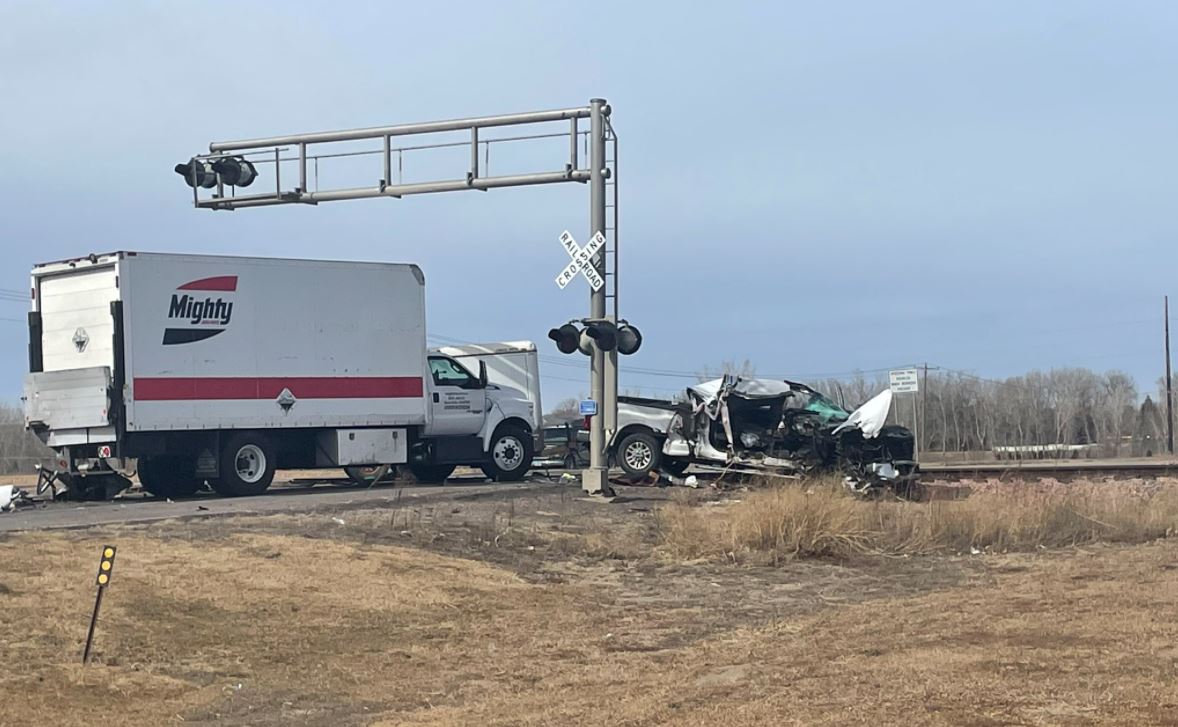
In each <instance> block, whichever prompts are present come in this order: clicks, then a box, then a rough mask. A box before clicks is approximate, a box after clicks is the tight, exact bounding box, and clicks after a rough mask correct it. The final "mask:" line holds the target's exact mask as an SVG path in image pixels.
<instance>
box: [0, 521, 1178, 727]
mask: <svg viewBox="0 0 1178 727" xmlns="http://www.w3.org/2000/svg"><path fill="white" fill-rule="evenodd" d="M858 504H862V503H858ZM839 506H840V507H841V503H840V505H839ZM463 507H466V506H465V505H464V506H463ZM587 507H591V508H596V509H593V510H591V511H589V512H590V513H605V512H618V511H614V510H610V509H607V508H604V507H603V506H600V505H592V506H587ZM913 507H919V506H913ZM700 509H702V506H700ZM708 509H713V508H708ZM544 510H545V512H556V507H555V506H549V507H545V508H544ZM621 512H622V513H624V512H625V511H621ZM447 513H449V511H447ZM449 514H453V513H449ZM456 517H457V515H456ZM540 517H542V518H544V519H545V520H550V519H554V518H553V516H552V515H550V514H545V515H541V516H540ZM616 517H618V518H619V521H621V519H622V518H625V517H634V515H633V514H629V515H625V514H618V515H616ZM832 517H833V516H832ZM373 518H376V516H375V515H374V516H373ZM386 518H391V516H386ZM341 519H344V520H345V521H346V524H344V525H340V524H337V523H335V522H334V521H333V520H332V519H331V517H329V516H328V515H327V514H323V515H320V516H319V517H318V519H317V520H316V519H315V518H314V517H313V516H306V517H305V518H293V517H282V516H270V517H266V518H225V519H219V520H215V521H208V522H204V523H198V522H190V523H180V522H170V523H158V524H153V525H150V526H144V527H130V528H114V529H109V530H107V531H102V532H99V531H84V532H71V533H49V534H25V535H16V536H7V537H5V538H0V584H2V586H3V587H0V633H3V634H4V637H3V638H2V639H0V664H2V665H3V669H0V692H2V693H4V694H6V695H9V698H8V699H7V700H6V702H5V704H4V707H3V709H0V726H3V727H7V726H8V725H36V726H37V727H40V725H79V727H80V726H82V725H92V724H95V723H99V724H118V725H144V726H147V725H151V726H152V727H154V726H155V725H163V724H191V723H194V722H196V723H201V724H210V723H218V724H250V725H279V724H300V725H322V726H323V727H329V726H330V727H337V726H339V725H378V726H383V725H388V726H389V727H392V725H421V726H424V725H429V726H431V727H442V726H445V725H469V724H477V725H485V726H486V727H501V726H502V727H507V726H508V725H510V726H512V727H516V726H521V727H542V726H543V727H547V726H548V725H571V726H577V725H601V724H611V725H612V724H619V725H623V724H624V725H633V726H635V727H640V726H646V725H662V724H676V725H683V726H684V727H705V726H706V727H753V726H754V725H766V724H772V725H820V724H830V725H834V724H838V725H877V724H909V725H926V724H927V725H962V724H969V725H995V724H1027V725H1059V724H1075V725H1080V724H1114V725H1124V726H1125V727H1129V726H1130V725H1132V726H1133V727H1137V725H1143V724H1174V719H1173V717H1174V715H1175V714H1178V649H1176V648H1175V647H1174V644H1175V643H1178V620H1176V619H1175V618H1173V608H1172V604H1173V603H1174V601H1175V600H1178V542H1175V541H1173V540H1166V541H1161V542H1158V543H1154V544H1151V545H1145V546H1139V547H1132V548H1128V547H1122V548H1114V547H1101V546H1097V547H1091V548H1087V549H1085V550H1084V551H1083V552H1077V551H1068V552H1054V553H1045V554H1039V553H1036V554H1031V555H1027V554H1009V555H995V556H992V557H986V558H957V557H939V556H932V557H928V558H911V559H872V560H870V561H864V562H863V563H859V564H850V565H847V564H841V563H822V562H816V561H805V562H803V561H798V562H794V563H790V564H785V565H783V566H782V567H779V568H728V567H720V566H716V565H713V564H695V565H682V564H677V563H669V564H663V565H661V566H658V567H655V566H653V565H651V567H649V568H642V569H639V568H636V567H634V564H633V563H621V562H617V561H613V560H603V561H601V562H598V563H596V564H593V563H589V562H587V560H586V559H583V558H582V559H578V560H577V561H576V562H575V563H573V564H570V563H568V562H565V563H563V564H559V563H557V562H556V560H557V559H556V558H553V559H552V560H553V562H552V563H551V564H550V565H552V566H553V567H555V566H557V565H561V568H562V570H561V571H560V572H561V574H562V575H563V577H562V578H561V579H560V580H546V581H543V582H529V581H526V580H523V579H521V578H519V577H518V576H517V575H516V574H515V573H514V572H513V571H509V570H506V569H502V568H498V567H495V566H493V565H490V564H488V563H485V562H478V561H476V560H471V559H468V558H454V557H448V556H444V555H439V554H437V553H433V552H428V551H424V550H421V549H417V548H412V547H398V546H396V545H391V544H387V543H382V542H375V540H376V539H377V538H378V537H379V536H380V535H381V534H382V532H384V531H386V530H387V529H388V520H387V519H386V520H385V521H383V522H382V521H381V520H379V519H373V520H372V521H371V522H368V521H365V520H363V519H361V518H360V517H359V514H358V513H343V514H342V515H341ZM429 519H431V518H422V519H421V520H420V522H419V519H418V518H416V517H413V518H410V519H409V521H408V526H406V521H405V519H404V518H403V517H398V519H397V525H396V527H397V530H395V531H393V532H392V533H391V536H395V537H396V538H404V539H405V540H407V541H412V542H418V541H417V535H416V531H417V530H422V531H423V532H422V534H421V537H422V540H421V542H425V533H424V530H425V529H426V528H427V523H428V520H429ZM570 519H571V518H570ZM317 522H321V523H326V525H320V524H317ZM512 525H513V527H517V528H519V527H521V514H520V513H519V512H518V511H517V512H515V513H514V514H513V515H512ZM321 527H326V528H330V529H331V535H330V536H328V534H326V533H324V532H323V531H322V530H321ZM505 527H506V525H505V523H504V522H503V518H502V516H500V517H499V519H498V520H494V519H493V520H492V521H489V522H488V527H487V528H486V529H485V531H484V530H483V529H481V528H476V529H475V531H474V533H473V535H474V536H478V537H481V535H480V534H481V533H483V532H485V533H486V534H487V535H489V536H490V538H491V540H490V542H491V545H485V544H484V545H483V546H482V547H483V548H484V549H485V550H487V551H488V552H489V551H492V550H496V549H497V547H498V548H499V549H501V548H503V547H505V546H504V540H505V538H500V545H499V546H495V545H494V542H493V539H494V535H493V533H501V532H502V531H503V530H504V529H505ZM406 530H408V531H409V532H410V535H402V532H405V531H406ZM280 531H281V532H280ZM347 537H351V538H354V539H352V540H346V539H344V538H347ZM452 537H453V535H450V534H448V535H446V537H445V538H442V540H443V541H445V540H450V539H451V538H452ZM105 542H115V543H117V544H118V545H119V560H118V564H117V566H116V573H115V576H114V581H113V582H112V586H111V588H110V590H109V593H108V595H107V597H106V600H105V601H104V605H103V614H102V618H101V620H100V626H99V632H98V640H97V652H96V657H95V661H94V663H93V664H92V665H90V666H88V667H85V668H83V667H82V666H81V665H80V664H78V659H79V655H80V652H81V649H82V640H83V638H84V636H85V631H86V625H87V620H88V617H89V613H90V611H89V609H90V606H91V604H92V603H93V596H94V592H93V582H94V572H95V571H94V569H95V566H96V562H97V555H98V552H99V550H98V549H99V547H100V545H101V544H102V543H105ZM480 542H482V543H486V542H487V541H486V540H480ZM814 542H817V541H814ZM524 547H525V549H526V547H527V546H524ZM605 550H609V548H605ZM471 552H472V553H473V552H474V551H473V550H472V551H471ZM578 552H580V551H578ZM647 565H650V564H649V563H648V564H647ZM947 571H960V572H961V577H954V578H950V579H945V578H943V577H942V574H943V573H945V572H947ZM901 586H902V587H901ZM872 593H874V595H872ZM757 602H760V604H761V606H759V607H756V608H752V609H749V608H745V607H746V606H748V605H749V604H750V603H752V604H754V605H755V604H756V603H757ZM791 603H792V604H793V605H792V606H791V605H790V604H791ZM809 603H812V604H813V605H811V606H807V605H805V604H809Z"/></svg>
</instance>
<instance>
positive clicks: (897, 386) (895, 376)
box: [888, 369, 920, 394]
mask: <svg viewBox="0 0 1178 727" xmlns="http://www.w3.org/2000/svg"><path fill="white" fill-rule="evenodd" d="M888 388H889V389H891V390H892V393H893V394H908V393H912V392H915V391H919V390H920V379H919V378H917V374H916V369H898V370H896V371H889V372H888Z"/></svg>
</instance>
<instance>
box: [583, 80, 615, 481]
mask: <svg viewBox="0 0 1178 727" xmlns="http://www.w3.org/2000/svg"><path fill="white" fill-rule="evenodd" d="M605 108H606V105H605V99H603V98H594V99H590V100H589V236H590V237H591V238H592V237H593V235H596V234H597V233H599V232H600V233H602V234H605ZM593 266H594V267H595V268H596V269H597V274H598V275H600V276H601V277H602V278H605V272H606V270H605V254H604V251H603V252H599V253H598V254H597V256H596V257H595V258H594V259H593ZM605 290H606V286H602V287H601V288H600V289H598V290H591V291H590V293H589V317H590V318H593V319H597V320H601V319H604V318H605ZM616 360H617V359H614V360H613V361H614V362H616ZM610 363H611V361H610V355H609V354H607V353H606V352H605V351H602V350H601V349H600V348H599V347H597V346H594V347H593V356H592V363H591V366H590V370H589V398H591V399H593V401H596V402H600V406H601V411H598V413H597V415H596V416H593V417H590V419H589V469H587V470H585V471H584V472H582V473H581V489H583V490H584V491H585V492H586V493H588V494H590V495H608V494H610V492H611V488H610V486H609V461H608V456H609V455H608V453H607V452H606V448H607V446H608V442H607V441H606V438H605V422H606V419H610V420H616V417H617V413H616V412H617V409H616V407H617V405H618V401H617V391H608V390H607V389H606V385H605V384H606V367H607V366H609V365H610ZM614 367H615V368H614V370H615V371H616V363H614ZM612 378H613V380H614V382H615V385H616V382H617V374H616V373H615V374H614V376H613V377H612Z"/></svg>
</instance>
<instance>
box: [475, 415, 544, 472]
mask: <svg viewBox="0 0 1178 727" xmlns="http://www.w3.org/2000/svg"><path fill="white" fill-rule="evenodd" d="M534 449H535V445H533V444H532V435H531V433H530V432H529V431H528V430H526V429H524V428H523V427H517V426H512V425H510V424H505V425H503V426H501V427H499V429H497V430H495V435H494V436H493V437H492V438H491V450H490V451H489V452H487V457H488V459H489V461H488V462H487V464H485V465H483V467H482V470H483V474H485V475H486V476H487V477H489V478H491V479H492V480H493V481H495V482H519V481H520V480H522V479H523V478H524V476H525V475H527V474H528V470H530V469H531V468H532V458H533V457H534V456H535V452H534V451H533V450H534Z"/></svg>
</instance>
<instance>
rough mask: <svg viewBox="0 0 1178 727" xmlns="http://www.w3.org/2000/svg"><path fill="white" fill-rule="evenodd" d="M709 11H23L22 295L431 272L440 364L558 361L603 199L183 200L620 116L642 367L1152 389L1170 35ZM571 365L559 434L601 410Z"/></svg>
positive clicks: (1162, 246)
mask: <svg viewBox="0 0 1178 727" xmlns="http://www.w3.org/2000/svg"><path fill="white" fill-rule="evenodd" d="M685 7H687V6H686V5H683V4H670V3H666V4H664V3H609V2H605V3H575V4H574V3H559V2H535V3H525V2H501V3H494V4H487V3H478V4H475V3H462V2H459V3H447V4H435V3H380V4H376V3H373V4H358V3H357V4H351V3H346V2H337V3H331V4H323V3H297V2H296V3H292V2H285V3H273V4H267V3H260V2H259V3H228V2H202V3H199V4H163V3H142V4H140V3H133V2H121V3H117V4H116V3H102V4H99V3H68V2H62V3H56V4H52V5H51V4H47V3H40V2H11V1H10V2H6V3H4V4H3V5H2V6H0V99H2V103H0V139H3V141H2V143H0V200H3V201H2V202H0V245H2V246H3V250H4V253H5V256H4V257H5V265H4V266H3V267H2V268H0V288H6V289H24V288H25V287H26V286H27V271H28V268H29V267H30V265H31V264H32V263H33V262H35V261H39V260H45V259H54V258H61V257H70V256H76V255H79V254H84V253H87V252H90V251H102V250H110V249H119V248H126V249H139V250H160V251H183V252H209V253H225V254H252V255H277V256H295V257H331V258H354V259H373V260H393V261H412V262H417V263H419V264H420V265H421V266H422V267H423V268H424V269H425V271H426V274H427V279H428V305H429V308H428V315H429V327H430V330H431V331H432V332H433V333H434V334H437V335H441V336H446V337H450V338H454V339H465V340H505V339H518V338H532V339H536V340H543V338H544V335H545V332H546V331H547V330H548V328H549V327H550V326H552V325H554V324H556V323H559V322H561V321H563V320H566V319H567V318H569V317H573V316H580V315H583V314H584V312H585V309H586V298H587V295H586V293H585V291H586V288H585V285H584V283H583V282H580V281H578V282H576V283H574V285H573V286H570V289H569V290H566V291H563V292H561V291H559V290H557V289H556V287H555V286H554V285H553V282H552V279H553V277H554V276H555V274H556V272H557V271H558V270H559V269H560V268H561V267H562V265H563V264H564V262H565V261H566V260H567V258H566V257H565V253H564V251H563V250H562V249H561V248H560V246H559V244H558V243H557V240H556V238H557V235H558V234H559V233H560V231H561V230H563V229H565V228H568V229H570V230H572V231H573V232H574V234H575V235H576V236H577V237H578V239H580V240H581V241H582V242H583V241H584V240H585V239H586V238H587V237H588V201H587V197H588V193H587V190H586V188H585V187H583V186H579V185H568V186H556V187H547V188H528V189H507V190H497V191H492V192H488V193H485V194H483V193H469V194H444V195H434V196H421V197H416V198H405V199H402V200H364V201H357V202H342V203H336V204H327V205H322V206H320V207H317V208H310V207H308V208H303V207H297V208H296V207H282V208H275V209H267V210H251V211H242V212H236V213H213V212H209V211H203V210H201V211H198V210H194V209H192V207H191V205H190V197H189V196H188V194H187V191H188V190H187V188H186V187H184V186H183V184H182V182H181V180H180V179H179V178H178V177H177V176H176V175H174V174H173V173H172V172H171V167H172V165H174V164H175V163H176V162H178V161H181V160H182V159H185V158H187V157H188V156H190V155H191V154H193V153H196V152H198V151H201V150H203V149H205V148H206V146H207V144H208V142H209V141H211V140H214V139H232V138H242V137H253V136H262V135H270V134H280V133H288V132H301V131H316V130H322V129H332V128H351V127H359V126H369V125H381V124H390V123H401V122H412V121H424V120H432V119H443V118H452V117H461V116H475V115H485V114H496V113H510V112H515V111H526V110H537V109H545V108H562V107H569V106H579V105H584V104H585V103H586V102H587V100H588V99H589V98H591V97H594V96H603V97H605V98H607V99H609V101H610V103H611V104H612V106H613V109H614V116H613V120H614V123H615V125H616V127H617V130H618V133H619V134H620V136H621V142H622V150H621V175H620V183H621V190H622V203H621V215H622V245H623V248H622V249H623V253H622V254H623V265H624V268H623V271H622V273H623V288H622V304H623V310H622V313H623V315H624V316H625V317H628V318H629V319H631V320H632V321H635V322H636V323H638V324H639V325H640V327H641V328H642V329H643V331H644V334H645V338H646V342H645V344H644V347H643V350H642V351H641V352H640V353H639V354H638V355H637V356H634V357H631V358H630V359H628V360H625V361H624V363H626V364H630V365H631V366H634V367H640V368H645V369H660V370H671V371H687V372H690V371H694V370H698V369H700V368H703V367H704V366H706V365H712V366H716V365H718V364H719V363H720V361H721V360H723V359H737V360H740V359H745V358H747V359H750V360H752V361H753V362H754V363H755V364H756V365H757V367H758V370H759V371H761V372H764V373H774V374H776V373H781V374H791V375H795V376H805V375H814V374H834V373H843V372H850V371H853V370H855V369H863V370H872V369H878V368H885V367H889V366H894V365H898V364H906V363H910V362H924V361H928V362H930V363H933V364H937V365H942V366H947V367H952V368H958V369H965V370H968V371H972V372H974V373H976V374H979V375H982V376H987V377H1002V376H1008V375H1013V374H1018V373H1022V372H1023V371H1025V370H1028V369H1031V368H1040V369H1047V368H1051V367H1059V366H1071V365H1077V366H1087V367H1091V368H1094V369H1098V370H1104V369H1109V368H1118V369H1123V370H1125V371H1127V372H1129V373H1130V374H1132V375H1133V376H1134V377H1135V378H1136V379H1137V380H1138V383H1139V386H1141V388H1142V389H1143V390H1152V389H1153V388H1154V380H1155V379H1156V378H1157V377H1158V376H1159V375H1160V373H1161V367H1162V350H1161V298H1162V295H1163V294H1166V293H1178V286H1176V285H1175V284H1174V281H1175V279H1176V275H1175V272H1176V271H1175V264H1174V263H1175V262H1176V257H1178V256H1176V255H1175V254H1174V252H1173V250H1174V247H1173V246H1174V243H1175V241H1176V240H1178V213H1176V210H1178V206H1176V204H1175V201H1174V200H1175V199H1176V197H1175V194H1176V191H1175V190H1176V189H1178V185H1176V184H1175V182H1176V181H1178V143H1176V139H1178V134H1176V133H1175V132H1176V131H1178V121H1176V120H1178V86H1176V85H1175V82H1174V73H1175V69H1176V68H1178V44H1175V43H1174V42H1173V39H1174V38H1175V37H1176V36H1178V5H1175V4H1173V3H1161V2H1158V3H1148V2H1125V3H1116V4H1114V3H1107V2H1099V3H1098V2H1057V3H1046V2H1044V3H1023V2H984V3H983V2H977V3H972V2H954V3H943V2H889V3H852V2H847V3H792V2H791V3H784V2H783V3H739V2H727V3H722V4H721V3H717V4H714V5H710V6H701V7H700V8H695V9H692V10H690V11H685V10H684V8H685ZM562 161H563V160H562ZM0 306H3V307H2V308H0V318H17V319H19V318H22V317H23V310H21V306H20V305H19V304H15V303H5V302H2V301H0ZM0 342H3V346H0V396H7V397H11V398H15V397H16V396H18V395H19V390H20V377H21V375H22V374H23V371H24V366H25V343H26V333H25V330H24V327H23V326H22V325H21V324H20V323H16V322H12V321H7V320H0ZM549 343H550V342H548V341H546V340H543V342H542V345H543V346H544V350H545V364H546V365H547V366H546V368H545V373H546V376H547V381H546V386H545V397H546V399H547V401H548V402H549V403H552V402H554V401H555V400H556V399H558V398H560V397H563V396H568V395H575V394H578V393H580V392H582V391H584V390H585V389H586V388H587V387H586V386H585V385H584V384H582V383H580V381H581V379H583V378H584V377H585V375H584V374H583V373H582V369H580V368H578V367H579V366H584V365H585V364H584V361H583V360H581V359H579V358H572V357H567V358H564V359H561V358H559V357H558V354H556V353H555V351H554V350H549V345H548V344H549ZM684 383H687V382H686V381H685V380H684V379H680V378H675V377H672V376H655V375H652V374H645V373H637V372H628V373H627V372H624V373H623V387H624V388H628V389H641V390H643V391H645V392H646V393H649V394H669V393H671V391H673V390H676V389H678V388H679V387H680V386H681V385H682V384H684Z"/></svg>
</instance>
